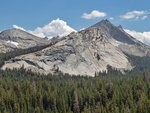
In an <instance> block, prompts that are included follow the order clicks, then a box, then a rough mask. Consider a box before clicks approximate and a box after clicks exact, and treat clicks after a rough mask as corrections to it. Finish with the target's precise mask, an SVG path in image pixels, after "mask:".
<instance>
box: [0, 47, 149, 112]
mask: <svg viewBox="0 0 150 113" xmlns="http://www.w3.org/2000/svg"><path fill="white" fill-rule="evenodd" d="M47 46H50V45H46V46H41V47H37V48H36V47H33V48H30V49H25V50H24V51H22V50H19V51H18V50H17V51H14V52H10V53H6V54H1V55H0V62H1V63H0V66H2V65H3V64H4V61H6V60H8V59H10V58H13V57H15V56H18V55H22V54H27V53H30V52H35V51H38V50H41V49H43V48H45V47H47ZM128 58H129V59H130V60H131V61H132V65H135V68H134V69H133V70H132V71H127V72H125V73H121V72H120V71H117V70H115V69H112V68H111V67H110V66H108V72H107V73H105V72H104V73H95V77H83V76H71V75H68V74H63V73H61V72H58V73H56V74H54V75H52V74H48V75H41V74H38V73H33V72H31V71H30V70H26V69H24V67H21V68H20V69H13V70H9V69H7V70H5V71H3V70H0V112H1V113H149V112H150V82H149V81H150V76H149V74H148V73H149V72H150V70H149V65H150V63H149V57H144V58H141V57H133V56H128Z"/></svg>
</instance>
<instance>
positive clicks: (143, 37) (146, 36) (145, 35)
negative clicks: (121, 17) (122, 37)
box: [124, 29, 150, 46]
mask: <svg viewBox="0 0 150 113" xmlns="http://www.w3.org/2000/svg"><path fill="white" fill-rule="evenodd" d="M124 30H125V31H126V32H127V33H128V34H130V35H131V36H133V37H134V38H136V39H137V40H139V41H141V42H143V43H145V44H147V45H149V46H150V31H149V32H136V31H134V30H128V29H124Z"/></svg>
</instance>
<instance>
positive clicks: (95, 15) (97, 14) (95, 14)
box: [81, 10, 107, 19]
mask: <svg viewBox="0 0 150 113" xmlns="http://www.w3.org/2000/svg"><path fill="white" fill-rule="evenodd" d="M105 16H107V14H106V13H105V12H100V11H98V10H93V11H92V12H91V13H89V14H88V13H83V15H82V16H81V17H82V18H84V19H95V18H102V17H105Z"/></svg>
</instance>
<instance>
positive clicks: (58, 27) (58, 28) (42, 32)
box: [13, 19, 76, 38]
mask: <svg viewBox="0 0 150 113" xmlns="http://www.w3.org/2000/svg"><path fill="white" fill-rule="evenodd" d="M13 27H14V28H17V29H21V30H24V31H27V32H29V33H31V34H33V35H35V36H38V37H42V38H44V37H48V38H52V37H55V36H60V37H62V36H66V35H68V34H70V33H71V32H76V30H75V29H73V28H71V27H69V26H68V25H67V23H66V22H65V21H63V20H60V19H56V20H52V21H51V22H50V23H49V24H47V25H45V26H43V27H37V28H36V29H35V30H33V31H32V30H25V29H23V28H21V27H19V26H17V25H13Z"/></svg>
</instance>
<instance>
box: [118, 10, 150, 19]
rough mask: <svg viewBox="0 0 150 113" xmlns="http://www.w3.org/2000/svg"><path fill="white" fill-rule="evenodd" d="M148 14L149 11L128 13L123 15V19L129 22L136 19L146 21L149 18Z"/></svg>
mask: <svg viewBox="0 0 150 113" xmlns="http://www.w3.org/2000/svg"><path fill="white" fill-rule="evenodd" d="M147 14H148V12H147V11H136V10H134V11H131V12H127V13H126V14H124V15H121V16H120V18H121V19H125V20H129V19H135V20H145V19H146V18H147V16H146V15H147Z"/></svg>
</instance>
